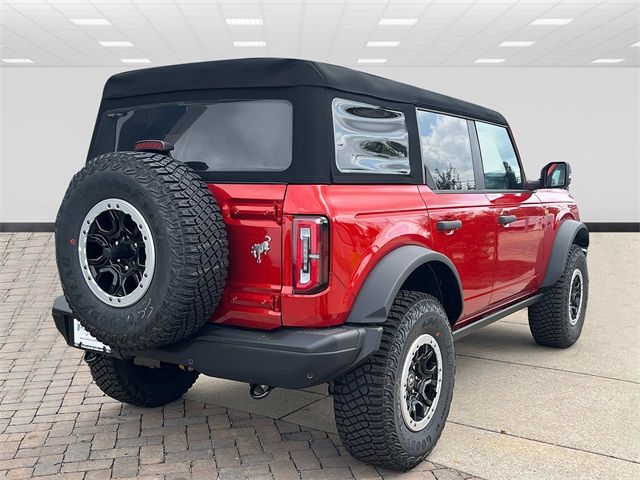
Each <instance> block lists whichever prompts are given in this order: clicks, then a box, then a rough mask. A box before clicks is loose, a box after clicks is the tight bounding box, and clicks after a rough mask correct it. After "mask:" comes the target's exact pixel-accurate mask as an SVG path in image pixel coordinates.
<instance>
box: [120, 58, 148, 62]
mask: <svg viewBox="0 0 640 480" xmlns="http://www.w3.org/2000/svg"><path fill="white" fill-rule="evenodd" d="M120 61H121V62H122V63H151V60H149V59H148V58H121V59H120Z"/></svg>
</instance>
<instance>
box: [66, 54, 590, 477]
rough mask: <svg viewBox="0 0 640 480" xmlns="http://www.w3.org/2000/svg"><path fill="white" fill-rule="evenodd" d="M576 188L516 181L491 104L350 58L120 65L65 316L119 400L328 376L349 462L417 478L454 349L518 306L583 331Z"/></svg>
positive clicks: (71, 249) (556, 173)
mask: <svg viewBox="0 0 640 480" xmlns="http://www.w3.org/2000/svg"><path fill="white" fill-rule="evenodd" d="M570 180H571V170H570V168H569V165H568V164H566V163H561V162H555V163H550V164H548V165H547V166H545V167H544V168H543V169H542V173H541V175H540V178H539V179H535V180H529V179H527V178H526V177H525V173H524V170H523V169H522V164H521V162H520V158H519V155H518V151H517V149H516V146H515V143H514V141H513V135H512V133H511V130H510V128H509V125H508V123H507V121H506V120H505V119H504V117H503V116H502V115H500V114H499V113H497V112H495V111H492V110H489V109H487V108H483V107H480V106H477V105H473V104H470V103H467V102H464V101H461V100H457V99H454V98H451V97H447V96H444V95H440V94H437V93H433V92H429V91H425V90H422V89H419V88H415V87H411V86H408V85H404V84H401V83H397V82H393V81H391V80H387V79H384V78H380V77H376V76H373V75H367V74H365V73H361V72H357V71H354V70H350V69H347V68H342V67H337V66H333V65H327V64H322V63H317V62H310V61H302V60H287V59H247V60H228V61H219V62H207V63H199V64H189V65H177V66H170V67H161V68H152V69H146V70H137V71H134V72H127V73H122V74H119V75H115V76H113V77H112V78H110V79H109V80H108V82H107V84H106V86H105V89H104V94H103V98H102V103H101V104H100V110H99V113H98V119H97V122H96V127H95V130H94V134H93V138H92V140H91V146H90V149H89V155H88V160H87V163H86V165H85V167H84V168H83V169H82V170H80V172H79V173H78V174H76V175H75V177H74V178H73V180H72V181H71V184H70V185H69V188H68V190H67V193H66V195H65V197H64V200H63V202H62V206H61V207H60V211H59V213H58V218H57V221H56V249H57V250H56V252H57V262H58V268H59V272H60V279H61V281H62V285H63V288H64V294H65V296H64V298H60V299H57V300H56V302H55V303H54V307H53V317H54V319H55V322H56V325H57V328H58V329H59V331H60V332H61V333H62V335H64V337H65V339H66V341H67V342H68V343H69V345H72V346H75V347H78V348H81V349H83V350H85V351H86V354H85V360H86V362H87V363H88V364H89V367H90V369H91V372H92V374H93V378H94V380H95V382H96V383H97V385H98V386H99V387H100V388H101V389H102V391H103V392H105V393H106V394H107V395H109V396H111V397H113V398H115V399H118V400H121V401H123V402H127V403H131V404H134V405H141V406H149V407H152V406H159V405H163V404H165V403H168V402H171V401H174V400H176V399H178V398H180V397H181V396H182V395H183V394H184V393H185V392H186V391H187V390H188V389H189V387H191V385H192V384H193V383H194V382H195V380H196V378H197V377H198V375H199V374H200V373H202V374H204V375H210V376H215V377H222V378H229V379H234V380H240V381H244V382H247V383H250V384H251V388H250V393H251V394H252V396H254V397H255V398H261V397H264V396H266V395H267V394H268V393H269V392H270V390H271V389H272V388H274V387H285V388H305V387H310V386H312V385H318V384H321V383H329V385H330V392H331V393H332V394H333V398H334V405H335V415H336V422H337V426H338V432H339V433H340V437H341V439H342V442H343V444H344V445H345V447H346V448H347V449H348V450H349V452H351V454H353V456H355V457H356V458H358V459H360V460H363V461H365V462H369V463H372V464H376V465H381V466H384V467H388V468H393V469H399V470H406V469H409V468H412V467H414V466H415V465H417V464H418V463H419V462H420V461H421V460H423V459H424V458H425V456H426V455H427V454H428V453H429V452H430V451H431V450H432V449H433V447H434V445H435V443H436V442H437V440H438V438H439V437H440V434H441V432H442V430H443V428H444V424H445V420H446V418H447V415H448V412H449V406H450V403H451V398H452V395H453V384H454V370H455V368H454V366H455V357H454V347H453V340H454V339H458V338H460V337H462V336H464V335H466V334H468V333H470V332H472V331H474V330H475V329H477V328H479V327H481V326H484V325H487V324H489V323H491V322H494V321H496V320H498V319H500V318H502V317H505V316H506V315H509V314H511V313H513V312H515V311H517V310H520V309H523V308H525V307H528V310H529V323H530V326H531V332H532V334H533V337H534V339H535V341H536V342H538V343H539V344H541V345H546V346H552V347H561V348H565V347H569V346H570V345H572V344H573V343H574V342H575V341H576V340H577V339H578V337H579V336H580V332H581V330H582V326H583V322H584V318H585V311H586V307H587V294H588V276H587V265H586V251H587V247H588V246H589V233H588V231H587V229H586V228H585V226H584V225H583V224H582V223H580V221H579V215H578V209H577V207H576V204H575V202H574V201H573V199H572V198H571V196H570V195H569V193H568V192H567V187H568V185H569V183H570Z"/></svg>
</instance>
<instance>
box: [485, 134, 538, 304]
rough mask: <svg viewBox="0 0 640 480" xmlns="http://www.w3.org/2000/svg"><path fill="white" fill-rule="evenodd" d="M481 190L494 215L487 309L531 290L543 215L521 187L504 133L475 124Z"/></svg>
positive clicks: (534, 199) (519, 171)
mask: <svg viewBox="0 0 640 480" xmlns="http://www.w3.org/2000/svg"><path fill="white" fill-rule="evenodd" d="M475 127H476V133H477V138H478V145H479V149H480V154H481V161H482V173H483V183H484V189H485V192H486V195H487V198H488V200H489V201H490V203H491V207H492V209H493V211H494V216H495V220H496V221H495V225H494V227H495V229H496V241H497V243H496V268H495V272H496V274H495V280H494V285H493V295H492V296H491V304H497V303H502V302H506V301H509V300H510V299H516V298H518V297H521V296H523V295H525V294H526V293H528V292H532V291H534V290H535V289H536V288H537V285H538V280H539V279H538V278H537V276H536V275H537V274H536V261H537V259H538V257H539V255H540V253H541V252H540V250H541V248H542V246H543V237H544V221H545V219H544V210H543V208H542V205H541V204H540V201H539V200H538V198H537V197H536V196H535V195H534V194H533V193H532V192H531V191H528V190H525V189H524V187H525V185H524V183H525V180H524V175H523V173H522V167H521V166H520V162H519V161H518V157H517V154H516V150H515V148H514V146H513V142H512V141H511V136H510V134H509V131H508V130H507V129H506V128H505V127H502V126H498V125H492V124H489V123H483V122H475Z"/></svg>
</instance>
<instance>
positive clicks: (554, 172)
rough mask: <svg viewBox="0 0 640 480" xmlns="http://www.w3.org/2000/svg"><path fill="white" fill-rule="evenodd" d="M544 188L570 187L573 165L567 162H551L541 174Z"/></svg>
mask: <svg viewBox="0 0 640 480" xmlns="http://www.w3.org/2000/svg"><path fill="white" fill-rule="evenodd" d="M540 183H541V184H542V188H564V189H566V188H568V187H569V184H570V183H571V166H570V165H569V164H568V163H566V162H551V163H548V164H547V165H545V167H544V168H543V169H542V173H541V174H540Z"/></svg>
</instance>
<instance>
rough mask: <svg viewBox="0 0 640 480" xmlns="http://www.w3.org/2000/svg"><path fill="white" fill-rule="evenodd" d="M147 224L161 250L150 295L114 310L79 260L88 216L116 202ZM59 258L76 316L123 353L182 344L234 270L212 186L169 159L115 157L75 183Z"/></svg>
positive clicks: (62, 222)
mask: <svg viewBox="0 0 640 480" xmlns="http://www.w3.org/2000/svg"><path fill="white" fill-rule="evenodd" d="M112 197H115V198H119V199H122V200H124V201H126V202H129V203H130V204H131V205H133V206H134V207H135V208H136V209H138V210H139V211H140V213H141V214H142V215H143V217H144V218H145V220H146V222H147V223H148V226H149V229H150V230H151V234H152V238H153V242H154V245H155V252H156V254H155V257H156V259H155V271H154V273H153V277H152V280H151V282H150V283H149V285H148V287H147V291H145V293H144V295H143V296H142V297H141V298H140V299H139V300H138V301H136V302H135V303H134V304H132V305H130V306H127V307H114V306H111V305H108V304H106V303H104V301H102V300H100V299H99V298H98V297H97V296H96V295H95V294H94V292H92V291H91V289H90V287H89V285H88V283H87V281H86V280H85V278H84V273H83V271H82V267H81V265H80V260H79V253H78V248H79V245H78V244H79V240H78V238H79V235H80V232H81V226H82V225H84V224H83V222H84V219H85V216H86V215H87V214H88V212H89V211H90V209H91V208H93V206H94V205H96V204H98V203H99V202H102V201H104V200H105V199H109V198H112ZM55 231H56V257H57V263H58V270H59V273H60V280H61V282H62V287H63V291H64V295H65V297H66V299H67V302H68V303H69V306H70V308H71V311H72V313H73V316H74V317H75V318H77V319H78V320H79V321H80V323H81V324H82V326H83V327H85V328H86V329H87V330H88V331H89V332H90V333H91V334H92V335H93V336H94V337H96V338H97V339H98V340H100V341H102V342H103V343H105V344H107V345H109V346H111V347H115V348H119V349H122V350H143V349H148V348H153V347H159V346H164V345H168V344H172V343H175V342H177V341H179V340H181V339H183V338H185V337H188V336H189V335H191V334H193V333H194V332H196V331H197V330H198V329H199V328H200V327H202V326H203V325H204V324H205V323H206V322H207V320H208V319H209V318H210V316H211V315H212V313H213V311H214V310H215V308H216V306H217V305H218V303H219V301H220V298H221V296H222V291H223V289H224V284H225V280H226V276H227V270H228V248H227V235H226V230H225V223H224V221H223V218H222V215H221V213H220V209H219V207H218V205H217V203H216V200H215V198H214V197H213V195H211V193H210V192H209V190H208V188H207V186H206V184H205V183H204V182H203V181H202V180H201V179H200V177H198V175H197V174H196V173H195V172H193V171H192V170H191V169H190V168H189V167H187V166H186V165H185V164H183V163H181V162H179V161H177V160H174V159H172V158H171V157H169V156H166V155H160V154H155V153H142V152H115V153H107V154H104V155H100V156H98V157H96V158H94V159H93V160H91V161H89V162H88V163H87V164H86V165H85V167H84V168H82V170H80V171H79V172H78V173H77V174H76V175H75V176H74V177H73V179H72V180H71V183H70V185H69V188H68V189H67V193H66V194H65V196H64V200H63V201H62V205H61V206H60V210H59V212H58V216H57V219H56V226H55Z"/></svg>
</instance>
